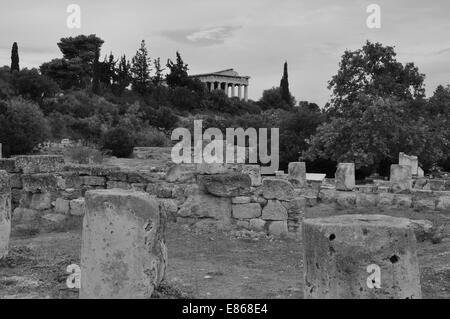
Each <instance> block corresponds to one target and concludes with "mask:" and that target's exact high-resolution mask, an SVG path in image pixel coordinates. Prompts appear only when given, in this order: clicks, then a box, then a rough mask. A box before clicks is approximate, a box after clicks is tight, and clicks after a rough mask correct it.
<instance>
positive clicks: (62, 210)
mask: <svg viewBox="0 0 450 319" xmlns="http://www.w3.org/2000/svg"><path fill="white" fill-rule="evenodd" d="M69 211H70V201H69V200H67V199H64V198H57V199H56V201H55V212H56V213H58V214H64V215H68V214H69Z"/></svg>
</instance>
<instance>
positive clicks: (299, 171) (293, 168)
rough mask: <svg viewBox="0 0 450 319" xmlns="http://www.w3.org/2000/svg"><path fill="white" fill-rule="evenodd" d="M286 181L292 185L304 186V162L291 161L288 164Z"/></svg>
mask: <svg viewBox="0 0 450 319" xmlns="http://www.w3.org/2000/svg"><path fill="white" fill-rule="evenodd" d="M288 181H289V182H291V184H292V185H293V186H294V187H306V163H305V162H292V163H289V166H288Z"/></svg>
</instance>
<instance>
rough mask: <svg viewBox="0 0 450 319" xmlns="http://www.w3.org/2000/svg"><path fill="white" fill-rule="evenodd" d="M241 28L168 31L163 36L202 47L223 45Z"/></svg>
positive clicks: (219, 27) (220, 27)
mask: <svg viewBox="0 0 450 319" xmlns="http://www.w3.org/2000/svg"><path fill="white" fill-rule="evenodd" d="M240 28H241V26H216V27H208V28H201V29H188V30H166V31H162V32H161V34H162V35H163V36H165V37H167V38H169V39H171V40H173V41H176V42H183V43H189V44H193V45H200V46H210V45H216V44H222V43H224V42H225V41H226V40H227V39H229V38H231V37H232V36H233V34H234V32H235V31H236V30H238V29H240Z"/></svg>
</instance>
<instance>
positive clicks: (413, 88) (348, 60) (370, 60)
mask: <svg viewBox="0 0 450 319" xmlns="http://www.w3.org/2000/svg"><path fill="white" fill-rule="evenodd" d="M424 78H425V75H423V74H421V73H419V70H418V68H417V67H416V66H415V65H414V63H407V64H406V65H403V64H401V63H400V62H398V61H397V60H396V53H395V51H394V48H393V47H390V46H383V45H382V44H380V43H371V42H369V41H367V43H366V44H365V45H364V46H363V47H362V48H361V49H359V50H355V51H345V53H344V55H343V56H342V60H341V62H340V64H339V70H338V73H337V74H336V75H335V76H333V78H332V79H331V81H330V82H329V86H328V88H329V89H331V90H332V104H331V106H330V107H331V110H332V111H333V112H334V113H336V114H341V113H342V112H345V111H347V110H348V108H351V107H352V106H353V105H354V102H355V101H357V99H358V96H359V95H361V94H364V95H371V96H378V97H381V98H387V97H393V98H398V99H400V100H412V99H414V98H421V97H423V96H424V93H425V89H424V85H423V81H424Z"/></svg>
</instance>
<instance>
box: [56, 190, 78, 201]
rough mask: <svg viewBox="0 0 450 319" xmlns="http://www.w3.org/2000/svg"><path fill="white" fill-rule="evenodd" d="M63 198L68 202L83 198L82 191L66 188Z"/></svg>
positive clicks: (62, 194)
mask: <svg viewBox="0 0 450 319" xmlns="http://www.w3.org/2000/svg"><path fill="white" fill-rule="evenodd" d="M61 197H62V198H63V199H66V200H72V199H77V198H80V197H82V192H81V189H75V188H66V189H65V190H63V191H62V192H61Z"/></svg>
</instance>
